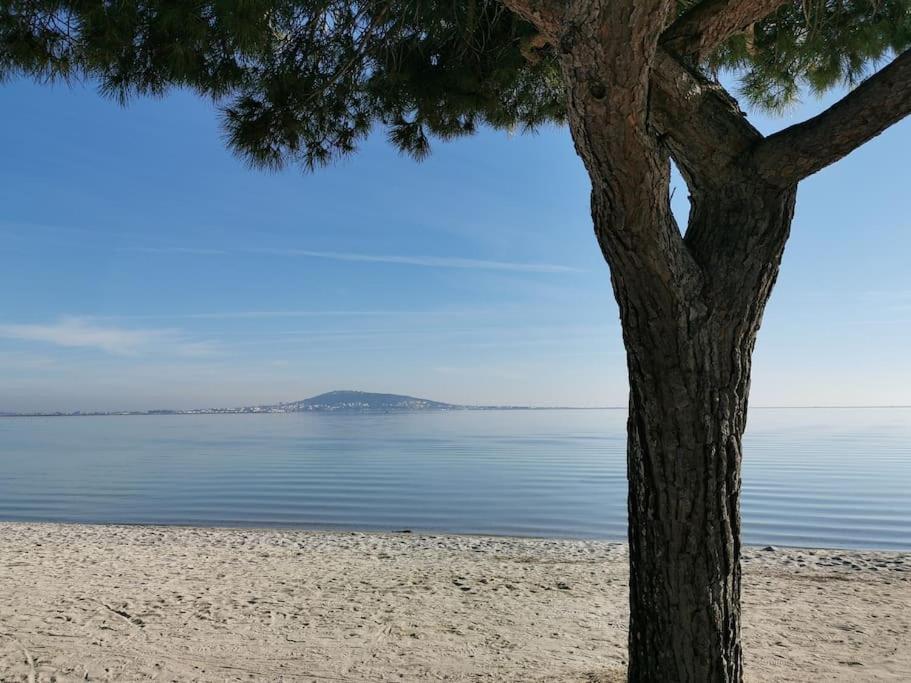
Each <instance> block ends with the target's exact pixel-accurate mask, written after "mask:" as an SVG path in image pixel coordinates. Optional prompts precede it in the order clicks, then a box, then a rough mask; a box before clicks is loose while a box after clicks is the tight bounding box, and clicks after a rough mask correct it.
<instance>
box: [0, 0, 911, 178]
mask: <svg viewBox="0 0 911 683" xmlns="http://www.w3.org/2000/svg"><path fill="white" fill-rule="evenodd" d="M694 4H696V2H694V1H693V0H684V1H683V2H681V3H680V7H679V10H680V11H681V12H684V11H686V10H687V9H688V8H689V7H691V6H692V5H694ZM908 45H911V0H805V2H794V3H793V4H787V5H784V6H782V7H781V8H779V9H778V10H777V11H776V12H775V13H773V14H772V15H770V16H769V17H767V18H766V19H764V20H763V21H761V22H759V23H758V24H756V25H754V26H753V27H752V28H751V29H750V30H749V31H748V32H747V33H745V34H742V35H738V36H735V37H733V38H732V39H730V40H729V41H727V43H725V44H724V45H723V46H721V47H720V48H719V49H718V50H716V51H715V53H714V54H712V55H710V56H709V57H708V58H707V59H706V60H705V63H704V64H702V65H699V66H701V67H703V68H705V69H706V70H707V72H717V71H719V70H732V71H734V72H736V73H737V74H738V75H739V77H740V79H741V83H742V90H743V93H744V94H745V96H746V97H747V99H748V100H749V101H750V102H751V103H752V104H754V105H756V106H761V107H766V108H772V109H775V108H781V107H782V106H785V105H787V104H788V103H789V102H792V101H793V100H794V99H795V98H796V97H797V96H798V94H799V92H800V91H801V89H802V88H803V87H809V89H811V90H812V91H813V92H822V91H824V90H826V89H828V88H831V87H833V86H836V85H839V84H843V83H848V84H851V83H855V82H857V80H858V79H860V78H862V77H863V76H864V75H866V74H867V73H868V71H869V70H870V69H871V68H873V67H875V66H876V65H877V64H878V63H880V62H881V61H882V60H883V59H884V58H886V57H887V56H888V55H889V54H890V53H891V52H898V51H900V50H903V49H905V48H906V47H907V46H908ZM15 75H25V76H28V77H33V78H37V79H41V80H71V79H89V80H91V81H94V82H97V83H98V84H100V89H101V90H102V92H104V93H105V94H107V95H109V96H112V97H115V98H117V99H118V100H120V101H122V102H125V101H127V100H129V99H130V98H132V97H135V96H138V95H162V94H163V93H165V92H166V91H167V90H168V89H169V88H174V87H182V88H189V89H192V90H194V91H197V92H199V93H200V94H202V95H204V96H207V97H210V98H212V99H213V100H214V101H216V102H217V103H218V104H219V106H220V108H221V111H222V112H223V119H224V126H225V129H226V133H227V139H228V143H229V145H230V147H231V148H232V149H233V150H235V151H236V152H237V153H238V154H240V155H241V156H242V157H243V158H245V159H246V160H248V161H249V162H250V163H251V164H253V165H256V166H265V167H272V168H277V167H281V166H282V165H284V164H285V163H288V162H296V163H300V164H302V165H303V166H305V167H308V168H312V167H314V166H318V165H322V164H326V163H329V162H330V161H332V160H333V159H334V158H336V157H338V156H341V155H345V154H348V153H351V152H352V151H354V150H355V148H356V146H357V143H358V142H359V141H360V140H362V139H363V138H364V137H365V136H366V135H367V134H368V133H369V132H370V131H371V130H372V129H373V128H374V127H375V126H377V125H380V126H383V127H385V129H386V130H387V131H388V136H389V139H390V141H391V142H392V143H393V144H394V145H395V146H396V147H398V148H399V149H400V150H402V151H404V152H407V153H409V154H411V155H413V156H415V157H417V158H420V157H423V156H424V155H426V154H427V153H428V151H429V139H430V138H431V137H437V138H441V139H449V138H453V137H456V136H460V135H466V134H470V133H472V132H474V131H475V130H476V129H477V127H478V126H479V125H482V124H486V125H489V126H492V127H495V128H510V129H512V128H519V129H522V130H525V129H534V128H535V127H537V126H540V125H541V124H543V123H545V122H560V121H562V120H563V117H564V90H563V84H562V77H561V74H560V69H559V65H558V63H557V59H556V55H555V53H554V50H553V48H552V46H549V45H547V44H546V42H545V41H543V40H542V39H541V37H540V36H539V35H538V34H537V32H536V30H535V28H534V27H533V26H531V25H530V24H528V23H527V22H525V21H523V20H521V19H520V18H518V17H517V16H515V15H514V14H512V13H511V12H509V11H508V10H507V9H505V8H504V7H503V6H502V5H501V4H500V3H499V2H497V1H496V0H465V1H462V2H452V1H451V0H450V1H440V0H203V1H192V0H0V77H9V76H15Z"/></svg>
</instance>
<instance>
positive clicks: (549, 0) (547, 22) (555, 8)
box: [502, 0, 566, 42]
mask: <svg viewBox="0 0 911 683" xmlns="http://www.w3.org/2000/svg"><path fill="white" fill-rule="evenodd" d="M502 2H503V4H504V5H505V6H506V7H507V8H509V9H510V10H512V11H513V12H515V13H516V14H518V15H519V16H520V17H522V18H523V19H525V21H527V22H529V23H530V24H532V25H533V26H534V27H535V28H536V29H538V30H539V31H540V32H541V34H542V35H543V36H545V37H546V38H547V39H548V40H549V41H551V42H554V41H556V40H557V38H558V37H559V33H560V25H561V24H562V23H563V16H564V14H565V13H566V7H565V4H566V3H564V2H561V0H502Z"/></svg>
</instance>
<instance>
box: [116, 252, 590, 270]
mask: <svg viewBox="0 0 911 683" xmlns="http://www.w3.org/2000/svg"><path fill="white" fill-rule="evenodd" d="M120 251H130V252H138V253H144V254H186V255H196V256H227V255H229V254H260V255H270V256H290V257H304V258H317V259H327V260H331V261H348V262H356V263H391V264H395V265H404V266H419V267H422V268H456V269H464V270H499V271H512V272H524V273H577V272H581V269H579V268H573V267H572V266H564V265H560V264H554V263H528V262H521V261H493V260H488V259H471V258H460V257H452V256H403V255H397V254H362V253H356V252H347V251H315V250H312V249H285V248H266V247H255V248H241V249H204V248H200V249H197V248H192V247H122V248H120Z"/></svg>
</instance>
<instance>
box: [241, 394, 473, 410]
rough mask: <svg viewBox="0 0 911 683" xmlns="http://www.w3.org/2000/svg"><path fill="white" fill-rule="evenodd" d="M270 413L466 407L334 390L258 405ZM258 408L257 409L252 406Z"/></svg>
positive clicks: (390, 395) (387, 395)
mask: <svg viewBox="0 0 911 683" xmlns="http://www.w3.org/2000/svg"><path fill="white" fill-rule="evenodd" d="M258 407H259V408H260V410H269V411H270V412H283V413H300V412H306V411H333V410H454V409H460V408H464V406H458V405H453V404H451V403H441V402H440V401H430V400H428V399H426V398H415V397H414V396H403V395H401V394H374V393H370V392H368V391H348V390H346V391H330V392H327V393H325V394H320V395H319V396H312V397H311V398H305V399H304V400H303V401H292V402H290V403H277V404H275V405H271V406H258ZM250 410H255V409H250Z"/></svg>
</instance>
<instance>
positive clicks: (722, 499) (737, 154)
mask: <svg viewBox="0 0 911 683" xmlns="http://www.w3.org/2000/svg"><path fill="white" fill-rule="evenodd" d="M560 6H561V7H563V8H564V11H563V14H562V16H561V20H560V23H559V25H558V26H557V27H556V28H554V27H551V30H552V35H553V36H554V40H555V43H556V44H557V45H558V50H559V54H560V63H561V68H562V71H563V78H564V82H565V83H566V85H567V117H568V120H569V127H570V130H571V132H572V135H573V141H574V142H575V146H576V150H577V152H578V153H579V155H580V157H581V158H582V160H583V162H584V163H585V167H586V169H587V170H588V174H589V177H590V178H591V181H592V218H593V220H594V225H595V233H596V235H597V237H598V242H599V244H600V246H601V250H602V252H603V254H604V257H605V259H606V260H607V262H608V264H609V265H610V270H611V283H612V285H613V288H614V294H615V296H616V299H617V303H618V306H619V309H620V318H621V323H622V327H623V339H624V344H625V347H626V352H627V364H628V369H629V381H630V401H629V410H630V413H629V427H628V428H629V434H628V477H629V542H630V632H629V680H630V681H634V682H636V683H639V682H640V681H642V682H648V683H715V682H719V683H721V682H723V683H739V682H740V681H741V680H742V677H743V659H742V655H741V649H740V463H741V437H742V436H743V431H744V428H745V426H746V410H747V396H748V393H749V386H750V357H751V354H752V351H753V346H754V344H755V341H756V334H757V332H758V330H759V324H760V321H761V319H762V313H763V311H764V309H765V304H766V302H767V300H768V297H769V294H770V292H771V289H772V285H773V284H774V281H775V278H776V276H777V274H778V267H779V264H780V261H781V254H782V251H783V249H784V244H785V241H786V239H787V236H788V231H789V229H790V223H791V219H792V217H793V209H794V200H795V191H794V188H793V187H787V188H781V187H774V186H772V185H769V184H767V183H766V182H764V181H762V180H760V179H759V175H758V173H757V172H756V171H755V169H753V168H752V167H751V165H750V164H751V162H750V161H749V159H750V155H749V154H746V153H743V152H745V151H746V150H747V149H748V146H749V144H750V141H751V140H754V139H757V138H756V137H754V136H753V135H752V134H750V131H749V130H748V131H747V134H746V137H745V138H742V139H745V140H746V141H747V142H746V143H744V146H743V147H741V148H738V149H733V150H728V149H719V148H718V146H717V141H713V140H712V139H710V138H709V137H696V138H694V139H693V140H691V141H690V142H689V144H688V145H687V147H686V149H681V147H680V146H679V145H675V143H674V141H673V140H671V139H668V137H667V136H666V135H664V134H662V133H661V131H660V130H659V129H658V128H657V127H656V125H655V123H656V122H655V121H654V120H653V119H652V118H651V117H650V112H655V113H656V114H658V115H661V113H662V105H661V102H660V100H662V99H664V100H667V96H666V95H662V93H661V92H653V91H652V90H651V88H652V85H653V84H652V81H651V80H650V65H651V62H652V61H653V59H654V55H655V51H656V49H657V34H658V28H660V27H661V26H663V22H664V17H666V16H667V12H668V11H669V8H670V2H667V3H665V4H664V5H662V4H660V3H642V4H641V5H640V4H638V3H633V4H632V5H630V3H623V2H615V1H613V0H572V2H568V3H561V5H560ZM529 16H530V17H531V18H532V19H535V18H536V16H537V15H535V14H534V13H533V12H532V13H531V14H530V15H529ZM543 25H544V27H545V29H546V28H548V27H547V25H546V24H543ZM611 27H614V28H616V27H623V32H622V34H621V35H622V38H621V37H618V36H617V35H611V34H610V31H609V29H610V28H611ZM684 77H685V74H684ZM710 87H711V86H710V84H707V83H702V82H696V83H695V85H692V86H687V85H685V83H684V85H683V86H681V85H680V83H677V82H676V81H674V79H673V78H671V82H670V83H669V88H670V91H671V95H672V97H673V98H676V99H673V102H672V103H673V104H675V105H677V109H675V110H674V111H673V112H671V114H672V115H671V116H670V117H668V116H664V117H663V118H664V120H665V121H667V120H670V119H673V118H674V116H677V118H678V119H681V118H683V119H685V115H686V114H688V111H687V110H686V106H689V105H687V104H686V103H688V102H690V100H693V98H696V99H695V101H696V102H699V101H700V100H699V99H698V97H697V95H698V94H699V92H702V91H704V90H705V89H710ZM694 88H695V89H694ZM678 90H679V91H680V92H677V91H678ZM681 103H682V104H681ZM684 105H686V106H684ZM693 106H697V105H693ZM680 107H683V109H682V110H680V111H683V114H679V112H678V111H677V110H678V109H679V108H680ZM700 113H704V112H700ZM735 118H736V116H735ZM738 120H739V119H738ZM681 125H686V121H685V120H682V121H681ZM744 125H746V124H744ZM750 130H751V129H750ZM756 135H757V136H758V133H757V134H756ZM672 154H673V155H674V157H675V158H676V159H677V160H678V162H682V163H679V166H680V169H681V172H682V173H683V175H684V177H685V178H686V181H687V185H688V186H689V189H690V195H691V201H690V204H691V210H690V217H689V221H688V225H687V229H686V234H685V236H684V235H681V231H680V230H679V228H678V226H677V223H676V221H675V219H674V216H673V214H672V212H671V209H670V198H669V185H670V157H671V155H672Z"/></svg>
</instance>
